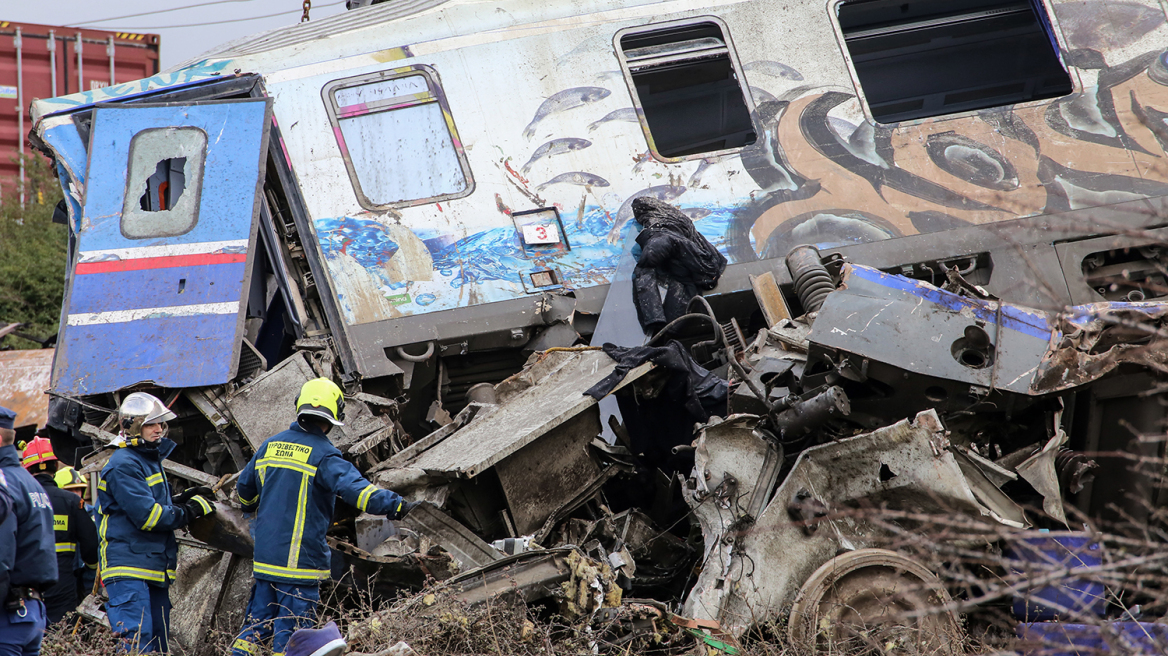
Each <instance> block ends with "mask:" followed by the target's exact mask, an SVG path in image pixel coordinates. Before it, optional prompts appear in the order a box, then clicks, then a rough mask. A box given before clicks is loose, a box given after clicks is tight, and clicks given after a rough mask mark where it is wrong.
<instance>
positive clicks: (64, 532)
mask: <svg viewBox="0 0 1168 656" xmlns="http://www.w3.org/2000/svg"><path fill="white" fill-rule="evenodd" d="M33 478H35V479H36V481H37V482H38V483H40V484H41V487H43V488H44V489H45V494H47V495H49V503H51V504H52V506H53V532H54V534H55V536H56V537H55V538H54V539H55V540H56V542H57V544H56V546H57V583H56V585H54V586H53V587H51V588H49V589H48V590H45V591H44V602H45V608H46V611H47V612H48V615H49V622H50V623H54V622H56V621H57V620H59V619H60V618H61V617H63V616H64V615H65V613H68V612H69V611H71V610H73V609H74V608H76V607H77V603H78V602H79V601H80V599H79V598H78V596H77V575H76V574H74V572H73V563H74V560H75V559H76V557H77V556H78V555H80V556H81V560H83V561H84V562H85V563H87V564H97V550H98V544H97V529H96V528H95V527H94V525H93V520H92V519H90V517H89V513H87V512H85V508H83V507H82V501H81V497H79V496H77V495H76V494H74V493H72V492H70V491H68V490H62V489H61V488H59V487H57V481H56V480H54V479H53V475H52V474H49V473H43V474H35V475H34V476H33Z"/></svg>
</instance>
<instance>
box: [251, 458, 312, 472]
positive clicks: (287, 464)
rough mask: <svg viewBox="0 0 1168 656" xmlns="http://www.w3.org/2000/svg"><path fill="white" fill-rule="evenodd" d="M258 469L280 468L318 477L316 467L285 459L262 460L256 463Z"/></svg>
mask: <svg viewBox="0 0 1168 656" xmlns="http://www.w3.org/2000/svg"><path fill="white" fill-rule="evenodd" d="M256 467H279V468H280V469H292V470H295V471H298V472H301V473H304V474H309V475H312V476H316V467H313V466H312V465H306V464H304V463H302V462H296V461H295V460H285V459H283V458H261V459H259V460H257V461H256Z"/></svg>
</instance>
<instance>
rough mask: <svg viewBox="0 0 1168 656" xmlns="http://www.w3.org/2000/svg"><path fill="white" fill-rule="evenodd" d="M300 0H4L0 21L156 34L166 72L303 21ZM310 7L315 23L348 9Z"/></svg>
mask: <svg viewBox="0 0 1168 656" xmlns="http://www.w3.org/2000/svg"><path fill="white" fill-rule="evenodd" d="M301 1H302V0H174V1H173V2H159V1H158V0H114V1H113V2H108V1H107V2H94V0H26V1H24V2H17V0H3V1H2V2H0V5H2V8H0V18H2V19H4V20H9V21H15V22H18V23H40V24H42V25H64V26H68V27H88V28H92V29H97V30H110V31H115V32H151V33H154V34H158V35H159V36H160V37H161V39H160V42H161V47H162V68H163V70H165V69H167V68H170V67H171V66H174V65H175V64H179V63H182V62H184V61H186V60H188V59H191V58H194V57H197V56H199V55H200V54H202V53H204V52H206V51H208V50H210V49H211V48H213V47H215V46H217V45H219V44H220V43H224V42H226V41H234V40H235V39H238V38H240V37H244V36H247V35H249V34H255V33H257V32H263V31H266V30H270V29H273V28H277V27H284V26H287V25H294V24H296V23H298V22H300V15H301V13H302V6H301ZM312 4H313V8H312V10H311V12H310V13H309V16H310V17H311V18H312V19H313V20H315V19H318V18H324V17H325V16H332V15H334V14H337V13H340V12H343V11H345V2H344V0H312ZM164 10H165V11H164ZM147 12H150V13H147ZM135 14H143V15H135ZM119 17H124V18H119ZM208 23H210V24H208Z"/></svg>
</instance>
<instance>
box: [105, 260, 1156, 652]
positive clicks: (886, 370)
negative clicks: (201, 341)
mask: <svg viewBox="0 0 1168 656" xmlns="http://www.w3.org/2000/svg"><path fill="white" fill-rule="evenodd" d="M813 255H814V250H813V249H811V250H804V251H802V252H800V253H799V254H798V255H797V257H795V258H793V259H792V260H791V261H790V262H789V265H790V266H792V267H793V268H792V274H799V275H794V278H795V280H796V289H795V291H796V293H797V295H798V296H799V302H800V303H801V304H802V307H803V308H804V310H808V309H811V308H815V309H814V311H812V312H805V313H804V314H803V315H802V316H791V315H792V312H791V310H790V307H792V305H788V303H787V300H786V298H784V296H783V292H782V290H781V289H779V288H778V286H777V285H776V284H775V282H774V279H773V276H772V277H770V278H768V277H766V276H763V277H761V278H759V279H757V280H756V281H755V289H756V293H757V294H758V297H759V308H760V310H761V312H760V315H761V316H762V317H763V319H764V321H765V325H764V326H761V327H759V329H758V331H757V332H756V333H755V334H754V335H753V336H751V335H750V334H749V333H747V332H746V331H744V330H743V327H742V325H740V324H739V323H738V322H737V321H731V322H728V323H725V324H723V323H721V322H719V321H718V320H717V319H716V318H715V317H714V316H713V309H712V308H711V307H710V306H709V305H708V304H705V305H704V307H705V308H706V311H707V312H708V316H709V321H708V322H706V323H709V324H713V326H714V328H715V330H713V331H712V332H713V333H714V339H712V340H710V339H707V337H708V336H709V334H710V333H707V332H704V328H703V332H698V333H694V334H691V335H689V336H682V337H680V339H679V340H671V341H662V340H658V342H653V341H650V342H649V345H648V346H645V347H639V348H633V349H625V348H619V347H613V346H612V345H606V346H605V347H604V349H600V348H593V347H576V348H560V347H556V348H550V349H548V350H546V351H544V352H537V353H533V354H532V355H531V357H530V358H529V360H528V362H527V363H526V365H525V366H524V367H523V368H522V369H521V370H520V371H519V372H518V373H515V374H513V375H511V376H509V377H507V378H505V379H504V380H502V381H501V382H499V383H497V384H494V385H490V384H484V383H476V384H474V385H472V386H469V387H468V389H467V392H466V395H465V404H464V405H463V406H461V407H459V408H452V410H454V409H457V412H452V413H451V414H450V415H449V416H448V417H444V418H443V419H442V421H434V422H433V423H434V424H437V425H438V427H437V429H436V430H434V431H432V432H431V433H430V434H428V435H426V436H425V437H422V438H420V439H416V440H414V441H413V442H412V443H402V442H401V440H403V439H404V436H403V435H402V434H401V433H400V431H399V430H398V429H399V424H398V423H397V418H398V415H397V414H396V413H397V412H398V411H399V410H400V408H399V406H398V403H397V401H395V400H394V399H390V398H387V397H383V396H380V395H378V394H374V393H370V392H364V391H361V392H354V393H351V397H352V399H353V403H354V405H355V407H357V408H358V410H356V411H355V414H354V419H353V421H352V422H351V424H352V425H351V426H349V427H347V428H346V430H347V432H346V433H344V434H343V435H342V436H341V437H340V439H339V441H338V442H339V443H338V446H339V447H340V448H341V449H342V450H343V451H345V452H346V454H347V456H348V457H349V458H351V459H352V460H354V461H355V462H357V463H358V464H359V466H361V467H362V468H363V469H364V470H365V472H366V474H367V475H368V476H369V477H370V479H371V480H373V481H374V482H376V483H377V484H379V485H382V486H384V487H388V488H392V489H394V490H397V491H398V492H400V493H403V494H404V495H406V496H407V498H409V499H411V500H415V501H423V502H424V503H422V504H421V505H419V506H417V507H416V509H415V510H414V511H413V512H412V513H411V514H409V515H408V516H407V517H406V518H404V519H403V520H400V521H389V520H387V519H385V518H382V517H375V516H370V515H359V516H346V515H339V516H338V519H337V521H336V524H335V526H334V530H333V533H332V534H331V535H330V538H329V543H330V545H331V546H332V547H333V549H334V579H335V580H336V582H337V585H340V586H343V587H351V588H355V589H358V590H362V591H366V592H369V593H372V594H374V595H376V596H383V597H388V596H390V595H393V594H395V593H397V592H399V591H401V590H408V589H417V588H421V587H423V586H426V585H433V586H437V587H435V588H434V589H435V590H440V591H443V593H445V594H450V595H453V598H455V599H457V600H459V601H460V602H462V603H466V604H470V605H472V606H473V605H476V604H482V603H486V602H488V601H491V600H495V599H514V600H519V601H523V602H527V603H538V604H543V605H547V606H549V607H554V608H555V609H556V610H557V612H559V613H561V614H563V615H564V616H567V617H577V618H585V619H587V618H593V619H595V618H600V617H605V616H608V614H612V613H616V614H618V615H620V614H621V613H623V614H624V615H621V617H626V618H627V621H625V623H624V624H622V625H621V626H624V627H625V628H623V629H621V631H626V633H625V634H622V636H621V637H620V640H631V639H632V638H631V637H630V636H633V635H637V634H638V632H643V631H645V630H646V627H650V628H651V627H658V626H662V623H663V622H664V623H667V624H669V625H670V626H672V627H674V628H675V629H676V628H680V629H683V630H685V631H690V632H692V635H693V637H694V639H697V640H701V641H702V642H703V643H704V644H706V646H707V647H710V648H713V649H718V650H721V651H723V652H725V653H733V650H734V649H736V645H737V641H738V640H739V639H742V638H744V636H747V635H748V633H749V632H750V631H751V629H754V628H757V627H759V626H762V625H768V626H776V625H782V624H783V623H785V625H786V627H787V629H786V633H787V638H788V639H789V640H791V641H794V642H797V643H800V644H804V645H806V646H809V647H811V648H812V649H814V650H819V652H820V653H825V651H827V650H829V648H832V646H833V645H835V646H838V645H839V644H841V643H842V642H846V641H847V640H850V639H852V638H855V637H856V634H855V633H854V632H849V631H851V629H848V628H847V627H848V626H852V625H868V624H874V625H879V626H880V627H881V628H879V629H873V630H872V631H868V630H867V629H865V631H867V632H866V633H864V635H865V636H866V637H865V639H873V637H874V636H875V637H878V638H879V639H880V640H882V641H883V644H886V645H898V644H900V643H899V642H898V641H902V640H905V639H906V638H905V636H906V635H911V636H915V637H914V638H912V639H913V640H915V641H916V643H915V644H916V648H921V647H926V648H928V649H926V651H931V653H949V651H951V650H952V645H955V644H958V643H959V642H960V640H961V634H962V628H961V624H960V622H959V618H958V616H957V615H956V613H955V612H954V611H952V610H944V609H946V608H951V607H952V605H953V604H952V599H953V598H952V596H951V595H950V592H949V590H948V588H947V582H946V581H945V580H944V579H943V577H941V576H939V574H938V573H937V572H933V571H930V570H929V569H927V568H926V567H924V566H923V565H922V564H921V563H919V562H916V561H915V560H913V559H912V558H911V556H910V555H908V554H906V553H902V552H899V551H895V550H890V549H888V548H887V546H888V545H889V544H890V543H892V542H894V540H893V538H894V537H895V536H903V535H906V534H918V533H919V534H921V535H924V534H925V533H927V531H929V530H930V529H929V528H928V525H927V522H926V521H925V518H928V517H931V516H945V517H948V518H949V519H950V520H952V521H956V520H958V519H960V520H963V521H965V522H966V523H965V524H964V525H963V526H964V527H965V528H964V533H963V538H962V540H963V542H961V544H962V545H963V548H968V549H971V550H977V549H982V550H985V549H987V548H992V545H993V544H994V543H996V542H997V541H999V540H1000V535H1001V531H1002V530H1005V529H1008V530H1011V531H1021V530H1026V529H1029V528H1034V527H1043V528H1058V527H1060V526H1067V525H1069V524H1070V522H1071V517H1072V514H1073V512H1075V508H1074V507H1073V505H1072V503H1073V496H1072V495H1074V494H1076V493H1079V492H1080V491H1081V490H1083V489H1086V488H1089V487H1090V486H1091V485H1092V478H1093V476H1094V473H1095V471H1096V469H1098V467H1099V465H1098V464H1097V463H1096V462H1095V461H1093V460H1092V459H1091V458H1090V457H1088V455H1086V454H1084V453H1083V452H1082V451H1079V450H1072V448H1071V447H1072V446H1076V447H1079V448H1081V446H1082V444H1083V440H1082V437H1081V436H1079V435H1077V434H1076V431H1080V430H1081V428H1080V427H1079V425H1078V424H1076V423H1074V422H1073V421H1072V420H1071V417H1070V415H1071V413H1072V410H1073V409H1074V407H1075V406H1074V403H1075V399H1074V394H1075V393H1077V392H1079V391H1081V390H1084V389H1091V386H1092V385H1094V384H1096V383H1098V382H1099V381H1106V380H1107V379H1108V377H1109V375H1113V372H1114V371H1115V369H1116V368H1117V367H1118V366H1119V365H1120V364H1126V365H1130V366H1139V367H1143V368H1146V369H1151V370H1158V369H1157V368H1158V367H1160V359H1161V355H1160V354H1161V352H1162V351H1161V349H1162V345H1163V343H1164V342H1163V341H1162V340H1159V339H1158V338H1152V339H1144V340H1143V342H1142V343H1140V344H1134V343H1132V342H1130V341H1128V340H1127V337H1126V335H1127V333H1124V332H1123V331H1124V330H1127V329H1128V324H1129V323H1130V320H1133V317H1135V316H1137V315H1138V316H1139V317H1141V318H1142V320H1144V321H1152V322H1156V321H1160V320H1161V318H1163V317H1166V316H1168V311H1162V310H1161V309H1160V308H1159V307H1158V306H1153V305H1139V304H1135V305H1133V304H1123V305H1122V306H1118V305H1114V304H1110V305H1109V304H1100V305H1095V306H1081V307H1077V308H1072V309H1070V310H1069V311H1067V312H1064V313H1050V312H1046V311H1041V310H1036V309H1031V308H1025V307H1022V306H1019V305H1015V304H1010V303H1004V302H1002V301H999V300H997V299H994V298H990V297H988V294H986V293H985V292H984V290H983V289H981V288H979V287H978V286H977V285H971V284H969V283H966V282H965V281H964V279H963V278H962V277H961V274H960V273H959V272H957V271H956V270H955V269H950V270H947V275H946V281H947V282H946V284H945V286H944V287H934V286H932V285H930V284H927V283H924V282H921V281H918V280H914V279H911V278H907V277H904V276H899V275H895V274H890V273H887V272H883V271H879V270H876V269H873V268H870V267H865V266H861V265H858V264H852V263H848V262H842V261H839V260H834V261H829V263H828V264H829V265H830V269H829V267H828V266H824V265H821V264H820V265H818V266H817V261H816V259H815V258H814V257H813ZM800 281H802V282H800ZM827 281H831V283H830V285H828V283H827ZM1133 313H1134V314H1133ZM614 357H615V358H617V359H616V360H614ZM618 360H619V361H618ZM654 362H656V363H658V364H656V365H655V364H653V363H654ZM319 371H320V363H319V362H318V361H317V360H316V359H315V356H314V355H312V352H310V351H304V352H301V353H300V354H298V355H296V356H294V357H292V358H289V359H287V360H285V361H284V362H282V363H280V364H279V365H277V366H276V367H274V368H273V369H272V370H271V371H267V372H260V373H257V374H256V375H255V376H254V377H253V378H252V379H250V380H249V381H247V382H246V383H243V384H242V385H240V386H239V387H237V388H235V389H233V390H230V391H226V392H225V391H223V390H215V389H210V388H208V389H203V390H187V391H186V396H185V398H187V399H188V400H189V401H190V402H191V403H192V405H193V406H194V407H196V408H197V409H198V411H199V412H200V414H201V415H202V416H203V417H205V418H206V419H207V421H209V422H211V423H212V424H213V425H214V426H215V430H216V431H217V432H218V433H219V434H221V435H222V436H223V438H224V439H223V442H224V444H226V445H227V447H225V451H224V453H223V455H222V458H223V461H224V462H228V461H231V460H233V459H238V457H239V456H237V455H236V454H234V453H233V452H232V451H231V449H230V448H228V447H230V446H231V445H232V444H234V445H235V446H236V447H242V448H247V446H248V445H250V446H252V447H254V445H255V444H256V440H257V439H260V436H263V435H265V434H266V433H269V432H274V431H276V430H279V429H281V428H283V426H284V425H285V424H286V422H288V421H289V420H290V412H285V410H287V408H281V407H280V405H279V403H280V400H281V396H280V391H281V390H283V389H287V388H288V387H289V386H295V385H299V384H300V383H301V382H302V381H303V380H304V379H307V378H309V377H312V376H315V375H318V373H319ZM421 373H422V368H421V367H419V368H418V369H416V370H415V374H417V375H421ZM435 375H436V376H437V379H438V380H442V376H443V375H444V374H443V373H442V371H438V372H436V374H435ZM602 383H603V384H602ZM597 390H600V391H597ZM606 393H607V394H608V395H607V396H605V394H606ZM590 394H591V396H590ZM595 397H601V398H600V399H597V398H595ZM598 401H605V402H608V401H614V402H615V404H616V405H617V406H618V407H619V409H620V413H618V414H617V415H616V416H615V417H614V418H613V420H612V421H611V423H610V425H609V428H610V429H611V434H612V436H613V438H615V439H614V440H612V441H604V440H603V439H601V436H602V435H603V434H604V432H603V431H602V426H601V417H602V415H603V416H608V415H607V414H605V413H603V412H602V410H601V407H600V403H599V402H598ZM707 417H708V419H707ZM347 423H348V422H347ZM84 430H85V432H86V433H87V434H89V435H92V436H94V437H95V439H97V440H98V441H105V440H108V439H109V438H110V435H109V433H107V432H105V431H103V430H102V429H100V428H98V427H95V426H88V425H87V426H86V427H85V429H84ZM102 461H103V453H102V452H101V451H100V450H99V451H98V452H97V453H95V454H91V455H90V456H88V457H87V458H86V462H87V463H88V467H87V470H88V471H92V470H94V469H96V468H98V467H100V464H101V462H102ZM167 471H168V472H170V473H171V474H172V475H174V476H176V477H178V478H182V479H184V480H186V481H189V482H190V484H192V485H193V484H198V485H208V486H212V485H213V486H215V489H216V490H221V492H220V496H219V503H220V512H219V513H217V514H216V515H215V522H216V523H215V524H211V525H196V526H193V527H192V528H191V531H190V537H191V538H192V539H191V540H190V542H189V544H188V545H187V546H185V547H184V555H183V558H184V562H187V563H189V565H188V569H189V571H190V573H189V574H188V577H187V578H186V579H184V580H181V581H180V586H182V587H183V589H184V590H189V591H190V592H189V593H190V594H191V595H193V596H194V597H196V598H198V599H199V600H200V601H199V602H197V603H194V602H192V603H190V604H189V608H187V610H186V613H187V614H186V615H185V616H184V617H185V619H184V620H183V622H182V623H181V625H180V626H179V627H178V628H177V629H176V633H177V634H178V637H179V638H180V640H186V639H187V638H186V636H192V637H193V636H197V635H199V633H200V632H203V631H206V630H207V627H209V626H210V625H211V623H212V618H214V617H215V616H216V614H217V613H227V614H230V613H231V612H238V611H239V606H238V603H237V602H238V597H239V595H238V594H236V588H237V587H238V584H239V582H238V581H237V580H236V579H238V578H239V575H238V572H240V571H246V563H247V558H248V557H249V556H250V540H249V535H248V531H249V528H248V520H247V518H246V517H245V516H243V515H242V513H241V512H240V511H238V510H237V509H235V508H233V507H231V506H230V505H229V504H230V499H229V497H228V495H227V494H225V492H226V491H227V490H229V489H230V485H231V480H230V477H227V476H223V477H216V476H213V475H210V474H206V473H204V472H201V471H198V470H195V469H192V468H189V467H184V466H182V465H178V464H174V465H170V466H168V469H167ZM630 596H636V597H639V598H643V599H645V601H640V600H639V601H632V602H628V601H623V599H624V598H625V597H630ZM208 599H215V600H217V601H215V602H213V603H211V602H207V601H206V600H208ZM239 603H241V602H239ZM231 604H236V606H231ZM888 604H893V605H895V606H896V607H897V608H899V609H900V610H899V612H900V613H901V615H898V617H897V620H896V622H893V623H892V624H889V623H888V622H885V621H884V620H881V619H880V618H878V617H876V616H877V615H879V614H880V613H881V612H883V610H884V609H885V607H886V606H887V605H888ZM845 608H846V609H849V610H847V611H846V612H845V611H844V610H841V609H845ZM936 609H942V610H940V611H937V612H934V611H935V610H936ZM674 613H677V614H674ZM622 621H624V620H622ZM893 625H894V626H893ZM192 639H193V638H192ZM947 650H949V651H947Z"/></svg>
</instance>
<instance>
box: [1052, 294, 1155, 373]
mask: <svg viewBox="0 0 1168 656" xmlns="http://www.w3.org/2000/svg"><path fill="white" fill-rule="evenodd" d="M1166 318H1168V306H1166V305H1165V304H1164V303H1161V302H1152V301H1149V302H1143V303H1093V304H1090V305H1078V306H1075V307H1072V308H1068V309H1067V311H1066V312H1065V313H1063V314H1060V315H1059V316H1058V317H1057V328H1058V331H1059V332H1058V339H1057V341H1055V342H1052V344H1055V345H1056V346H1057V348H1052V349H1051V350H1050V352H1049V353H1047V354H1046V357H1045V358H1043V361H1042V363H1041V365H1040V366H1039V369H1038V372H1037V373H1036V374H1035V376H1034V384H1033V389H1034V392H1035V393H1045V392H1054V391H1060V390H1065V389H1070V388H1073V387H1077V386H1079V385H1084V384H1086V383H1089V382H1091V381H1094V380H1097V379H1099V378H1100V377H1101V376H1103V375H1104V374H1107V373H1108V372H1110V371H1112V370H1114V369H1115V368H1116V367H1118V366H1119V365H1121V364H1125V363H1131V364H1138V365H1141V366H1144V367H1147V368H1149V369H1151V370H1153V371H1159V372H1161V373H1163V372H1165V371H1168V340H1166V339H1165V338H1164V334H1165V333H1164V330H1163V328H1162V327H1160V326H1162V325H1163V324H1164V322H1165V319H1166ZM1149 336H1150V337H1151V340H1150V341H1147V342H1146V343H1144V342H1145V340H1147V338H1148V337H1149ZM1132 342H1136V343H1132Z"/></svg>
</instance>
